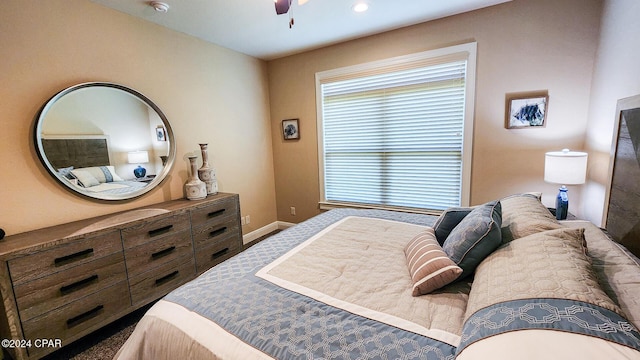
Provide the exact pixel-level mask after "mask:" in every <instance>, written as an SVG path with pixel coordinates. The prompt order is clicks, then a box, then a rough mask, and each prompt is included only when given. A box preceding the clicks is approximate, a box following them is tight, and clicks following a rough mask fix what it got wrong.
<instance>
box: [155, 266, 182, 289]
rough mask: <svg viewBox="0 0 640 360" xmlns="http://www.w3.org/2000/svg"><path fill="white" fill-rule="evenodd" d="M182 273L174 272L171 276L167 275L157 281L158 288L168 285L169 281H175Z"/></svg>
mask: <svg viewBox="0 0 640 360" xmlns="http://www.w3.org/2000/svg"><path fill="white" fill-rule="evenodd" d="M179 273H180V272H179V271H178V270H176V271H174V272H172V273H171V274H169V275H165V276H163V277H161V278H160V279H156V286H160V285H162V284H164V283H166V282H167V281H169V280H171V279H173V278H174V277H176V276H177V275H178V274H179Z"/></svg>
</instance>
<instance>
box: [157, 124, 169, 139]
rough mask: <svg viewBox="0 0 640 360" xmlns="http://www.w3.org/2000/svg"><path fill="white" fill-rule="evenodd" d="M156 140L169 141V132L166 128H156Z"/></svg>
mask: <svg viewBox="0 0 640 360" xmlns="http://www.w3.org/2000/svg"><path fill="white" fill-rule="evenodd" d="M156 139H157V140H158V141H167V130H165V129H164V126H158V127H157V128H156Z"/></svg>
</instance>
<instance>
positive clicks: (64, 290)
mask: <svg viewBox="0 0 640 360" xmlns="http://www.w3.org/2000/svg"><path fill="white" fill-rule="evenodd" d="M97 280H98V275H92V276H89V277H88V278H86V279H82V280H80V281H76V282H74V283H73V284H69V285H65V286H62V287H61V288H60V293H61V294H62V295H68V294H70V293H72V292H74V291H78V290H80V289H82V288H85V287H87V286H89V285H91V284H93V283H95V282H96V281H97Z"/></svg>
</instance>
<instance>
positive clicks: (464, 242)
mask: <svg viewBox="0 0 640 360" xmlns="http://www.w3.org/2000/svg"><path fill="white" fill-rule="evenodd" d="M501 225H502V207H501V205H500V201H497V200H496V201H492V202H488V203H486V204H483V205H480V206H478V207H475V208H474V209H473V210H472V211H471V212H470V213H469V214H468V215H467V216H465V217H464V219H462V221H460V223H459V224H458V225H457V226H456V227H455V228H454V229H453V230H451V233H450V234H449V236H447V239H446V240H445V242H444V244H443V245H442V248H443V249H444V251H445V253H447V255H448V256H449V258H451V260H453V261H454V262H455V263H456V264H457V265H458V266H459V267H461V268H462V274H461V275H460V277H459V278H458V280H461V279H463V278H465V277H467V276H469V275H471V274H473V272H474V270H475V269H476V267H477V266H478V265H479V264H480V262H481V261H482V260H484V258H486V257H487V256H489V255H490V254H491V253H492V252H493V251H494V250H495V249H497V248H498V247H499V246H500V245H501V243H502V232H501V231H500V226H501Z"/></svg>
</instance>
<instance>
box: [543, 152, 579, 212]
mask: <svg viewBox="0 0 640 360" xmlns="http://www.w3.org/2000/svg"><path fill="white" fill-rule="evenodd" d="M586 176H587V153H585V152H580V151H570V150H569V149H563V150H562V151H550V152H547V153H546V154H545V156H544V181H546V182H549V183H554V184H562V186H561V187H560V192H559V193H558V197H557V198H556V219H558V220H565V219H566V218H567V213H568V212H569V195H568V193H567V187H566V186H565V185H579V184H584V182H585V180H586Z"/></svg>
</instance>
